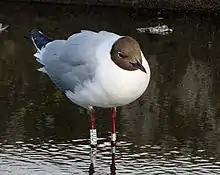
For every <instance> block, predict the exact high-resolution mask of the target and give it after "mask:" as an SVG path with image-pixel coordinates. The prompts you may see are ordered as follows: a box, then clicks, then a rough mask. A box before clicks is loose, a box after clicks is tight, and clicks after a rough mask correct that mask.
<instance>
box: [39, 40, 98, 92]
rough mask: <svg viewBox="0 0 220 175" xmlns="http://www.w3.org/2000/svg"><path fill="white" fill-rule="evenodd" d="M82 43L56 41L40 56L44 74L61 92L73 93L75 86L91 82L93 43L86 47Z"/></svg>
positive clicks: (78, 41) (94, 65) (93, 60)
mask: <svg viewBox="0 0 220 175" xmlns="http://www.w3.org/2000/svg"><path fill="white" fill-rule="evenodd" d="M82 41H83V40H72V41H68V40H67V41H59V40H56V41H55V42H52V43H51V44H49V45H48V46H47V47H46V48H45V51H44V53H43V55H42V63H43V64H44V68H45V70H46V73H47V74H48V76H49V77H50V78H51V80H52V81H53V82H54V83H55V84H56V86H58V87H59V88H60V89H61V90H62V91H66V90H70V91H72V92H74V90H75V88H76V87H77V86H80V85H83V83H84V82H85V81H88V80H91V79H92V77H93V75H94V73H95V70H96V58H95V53H94V52H95V48H94V43H93V45H88V44H89V42H87V40H84V42H82ZM88 41H89V40H88Z"/></svg>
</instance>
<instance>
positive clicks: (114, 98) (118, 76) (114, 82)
mask: <svg viewBox="0 0 220 175" xmlns="http://www.w3.org/2000/svg"><path fill="white" fill-rule="evenodd" d="M111 45H112V44H111V43H109V45H103V46H100V47H99V49H98V50H97V58H99V66H98V67H97V70H96V76H95V77H94V79H93V80H92V81H89V82H86V83H85V84H84V85H85V88H83V89H82V88H79V90H78V92H76V93H75V97H74V98H75V99H77V101H75V102H77V103H78V104H81V105H82V106H97V107H102V108H107V107H117V106H123V105H126V104H129V103H131V102H133V101H134V100H136V99H137V98H139V97H140V96H141V95H142V94H143V93H144V91H145V90H146V88H147V86H148V83H149V80H150V69H149V65H148V63H147V61H146V60H145V58H144V56H143V54H142V59H143V66H144V67H145V69H146V71H147V74H146V73H144V72H142V71H141V70H136V71H126V70H123V69H121V68H120V67H118V66H117V65H116V64H115V63H114V62H113V61H112V60H111V59H110V54H109V53H110V48H111V47H110V46H111Z"/></svg>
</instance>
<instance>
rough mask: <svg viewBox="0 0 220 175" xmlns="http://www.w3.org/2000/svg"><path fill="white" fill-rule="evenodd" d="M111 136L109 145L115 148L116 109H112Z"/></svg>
mask: <svg viewBox="0 0 220 175" xmlns="http://www.w3.org/2000/svg"><path fill="white" fill-rule="evenodd" d="M111 110H112V134H111V145H112V146H115V144H116V125H115V121H116V107H114V108H112V109H111Z"/></svg>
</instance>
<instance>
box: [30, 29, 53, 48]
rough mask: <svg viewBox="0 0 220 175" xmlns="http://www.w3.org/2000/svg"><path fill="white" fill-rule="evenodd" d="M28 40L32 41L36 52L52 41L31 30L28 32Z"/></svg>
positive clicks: (35, 30) (39, 32) (37, 31)
mask: <svg viewBox="0 0 220 175" xmlns="http://www.w3.org/2000/svg"><path fill="white" fill-rule="evenodd" d="M30 38H31V40H32V41H33V43H34V45H35V47H36V49H37V50H38V51H40V50H41V49H42V48H43V47H45V46H46V45H47V44H48V43H50V42H51V41H53V40H52V39H50V38H48V37H47V36H46V35H44V34H43V33H42V32H41V31H39V30H37V29H33V30H32V31H31V32H30Z"/></svg>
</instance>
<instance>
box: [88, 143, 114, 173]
mask: <svg viewBox="0 0 220 175" xmlns="http://www.w3.org/2000/svg"><path fill="white" fill-rule="evenodd" d="M96 152H97V148H96V147H94V148H92V147H91V149H90V166H89V175H93V174H94V173H95V163H96ZM115 153H116V146H115V144H111V156H112V159H111V161H112V162H111V164H110V172H111V175H115V174H116V166H115Z"/></svg>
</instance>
